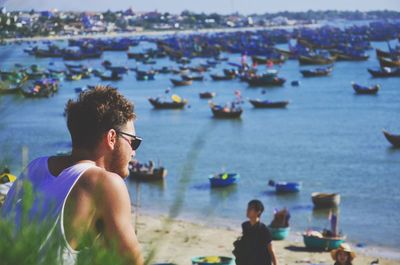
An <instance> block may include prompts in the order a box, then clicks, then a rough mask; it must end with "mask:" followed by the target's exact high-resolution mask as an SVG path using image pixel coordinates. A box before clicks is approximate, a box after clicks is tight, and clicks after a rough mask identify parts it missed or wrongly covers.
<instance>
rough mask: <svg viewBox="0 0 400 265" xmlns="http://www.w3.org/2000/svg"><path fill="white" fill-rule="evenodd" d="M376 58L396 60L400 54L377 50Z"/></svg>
mask: <svg viewBox="0 0 400 265" xmlns="http://www.w3.org/2000/svg"><path fill="white" fill-rule="evenodd" d="M375 51H376V56H377V57H380V58H395V57H399V56H400V52H397V51H395V52H391V51H388V52H387V51H383V50H381V49H378V48H376V50H375Z"/></svg>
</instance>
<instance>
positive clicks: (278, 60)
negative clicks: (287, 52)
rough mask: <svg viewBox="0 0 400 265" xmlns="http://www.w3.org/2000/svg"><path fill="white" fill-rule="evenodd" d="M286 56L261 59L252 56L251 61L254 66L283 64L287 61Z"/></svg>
mask: <svg viewBox="0 0 400 265" xmlns="http://www.w3.org/2000/svg"><path fill="white" fill-rule="evenodd" d="M286 59H287V58H286V56H284V55H279V56H277V57H276V56H275V57H260V56H252V57H251V60H252V61H253V64H260V65H262V64H282V63H284V62H285V61H286Z"/></svg>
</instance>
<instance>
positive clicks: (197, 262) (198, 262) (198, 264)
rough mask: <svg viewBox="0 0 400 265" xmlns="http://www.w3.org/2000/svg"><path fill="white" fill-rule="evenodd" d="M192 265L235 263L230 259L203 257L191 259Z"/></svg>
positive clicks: (232, 264)
mask: <svg viewBox="0 0 400 265" xmlns="http://www.w3.org/2000/svg"><path fill="white" fill-rule="evenodd" d="M192 264H193V265H234V264H235V261H234V259H233V258H230V257H222V256H203V257H194V258H192Z"/></svg>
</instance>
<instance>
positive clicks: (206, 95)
mask: <svg viewBox="0 0 400 265" xmlns="http://www.w3.org/2000/svg"><path fill="white" fill-rule="evenodd" d="M216 95H217V94H216V93H215V92H200V93H199V96H200V98H202V99H210V98H213V97H215V96H216Z"/></svg>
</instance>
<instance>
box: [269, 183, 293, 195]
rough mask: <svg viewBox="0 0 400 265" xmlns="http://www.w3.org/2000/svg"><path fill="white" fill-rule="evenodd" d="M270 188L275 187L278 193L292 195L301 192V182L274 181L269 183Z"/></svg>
mask: <svg viewBox="0 0 400 265" xmlns="http://www.w3.org/2000/svg"><path fill="white" fill-rule="evenodd" d="M268 185H269V186H272V187H275V191H276V192H278V193H291V192H299V191H300V190H301V182H286V181H278V182H275V181H272V180H270V181H269V183H268Z"/></svg>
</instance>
